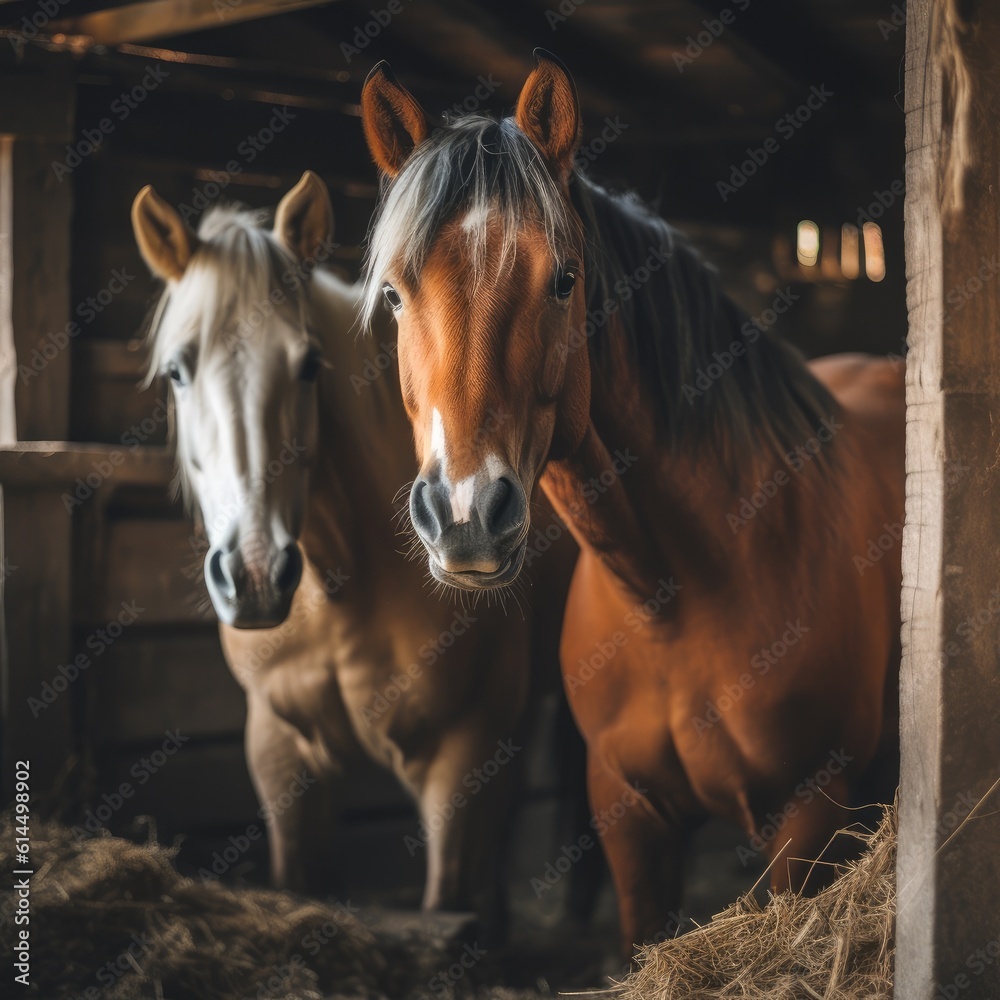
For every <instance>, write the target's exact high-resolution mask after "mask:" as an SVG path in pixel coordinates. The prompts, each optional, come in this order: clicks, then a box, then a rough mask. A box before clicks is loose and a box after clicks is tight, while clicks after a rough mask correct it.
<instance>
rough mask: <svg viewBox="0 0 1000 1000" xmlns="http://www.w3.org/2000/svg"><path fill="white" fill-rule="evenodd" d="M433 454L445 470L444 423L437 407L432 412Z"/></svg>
mask: <svg viewBox="0 0 1000 1000" xmlns="http://www.w3.org/2000/svg"><path fill="white" fill-rule="evenodd" d="M431 454H432V455H433V456H434V457H435V458H436V459H437V460H438V461H439V462H440V463H441V466H442V470H443V468H444V464H445V453H444V421H443V420H442V419H441V414H440V412H439V411H438V408H437V407H436V406H435V407H434V410H433V411H432V412H431Z"/></svg>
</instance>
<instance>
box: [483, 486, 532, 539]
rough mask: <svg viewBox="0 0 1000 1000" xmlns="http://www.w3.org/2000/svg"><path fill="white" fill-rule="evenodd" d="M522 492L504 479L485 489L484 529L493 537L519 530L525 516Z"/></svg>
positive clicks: (518, 487)
mask: <svg viewBox="0 0 1000 1000" xmlns="http://www.w3.org/2000/svg"><path fill="white" fill-rule="evenodd" d="M525 509H526V507H525V503H524V491H523V490H522V489H521V487H520V486H519V485H518V484H517V483H515V482H512V481H511V480H510V479H507V478H506V477H501V478H500V479H497V480H496V481H495V482H493V483H491V484H490V486H489V487H487V489H486V491H485V494H484V496H483V504H482V519H483V525H484V527H485V528H486V529H487V530H488V531H489V532H490V533H491V534H494V535H500V534H503V533H504V532H507V531H511V530H513V529H515V528H520V526H521V524H522V523H523V521H524V514H525Z"/></svg>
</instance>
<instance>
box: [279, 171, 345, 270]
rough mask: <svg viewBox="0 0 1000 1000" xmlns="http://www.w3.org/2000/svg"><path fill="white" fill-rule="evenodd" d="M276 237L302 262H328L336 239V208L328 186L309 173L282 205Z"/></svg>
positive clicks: (283, 200) (285, 198)
mask: <svg viewBox="0 0 1000 1000" xmlns="http://www.w3.org/2000/svg"><path fill="white" fill-rule="evenodd" d="M274 235H275V236H276V237H277V238H278V239H279V240H280V241H281V242H282V243H283V244H284V246H285V247H286V248H287V249H288V250H290V251H291V252H292V254H294V255H295V256H296V257H297V258H298V259H299V260H317V259H325V253H326V251H327V245H328V243H329V241H330V240H331V239H333V206H332V205H331V204H330V192H329V191H327V189H326V185H325V184H324V183H323V181H322V180H321V179H320V178H319V175H317V174H314V173H313V172H312V171H311V170H307V171H306V172H305V173H304V174H303V175H302V177H301V178H300V179H299V182H298V184H296V185H295V187H293V188H292V190H291V191H289V192H288V194H286V195H285V197H284V198H282V199H281V201H280V203H279V204H278V208H277V209H276V211H275V213H274Z"/></svg>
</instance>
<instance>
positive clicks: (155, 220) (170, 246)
mask: <svg viewBox="0 0 1000 1000" xmlns="http://www.w3.org/2000/svg"><path fill="white" fill-rule="evenodd" d="M132 231H133V232H134V233H135V241H136V243H138V244H139V252H140V253H141V254H142V259H143V260H144V261H145V262H146V264H147V265H148V266H149V269H150V270H151V271H152V272H153V274H155V275H157V276H158V277H160V278H164V279H165V280H167V281H177V280H179V279H180V278H181V277H183V275H184V271H185V270H186V269H187V266H188V262H189V261H190V260H191V256H192V254H193V253H194V251H195V249H196V248H197V246H198V237H197V236H195V234H194V233H193V232H192V231H191V229H190V227H189V226H188V225H187V223H186V222H185V221H184V220H183V219H182V218H181V217H180V215H178V214H177V210H176V209H175V208H174V207H173V206H172V205H168V204H167V202H165V201H164V200H163V199H162V198H161V197H160V196H159V195H158V194H157V193H156V191H154V190H153V185H152V184H147V185H146V186H145V187H144V188H143V189H142V190H141V191H140V192H139V193H138V194H137V195H136V196H135V201H133V202H132Z"/></svg>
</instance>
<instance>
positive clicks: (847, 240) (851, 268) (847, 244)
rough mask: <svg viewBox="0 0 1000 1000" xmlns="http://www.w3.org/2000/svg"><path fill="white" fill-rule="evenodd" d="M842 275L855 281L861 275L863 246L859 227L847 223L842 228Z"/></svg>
mask: <svg viewBox="0 0 1000 1000" xmlns="http://www.w3.org/2000/svg"><path fill="white" fill-rule="evenodd" d="M840 273H841V274H842V275H843V276H844V277H845V278H847V279H848V280H850V281H853V280H854V279H855V278H856V277H857V276H858V275H859V274H860V273H861V245H860V242H859V240H858V227H857V226H852V225H851V224H850V223H849V222H845V223H844V224H843V225H842V226H841V227H840Z"/></svg>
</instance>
